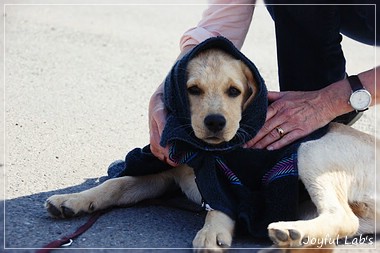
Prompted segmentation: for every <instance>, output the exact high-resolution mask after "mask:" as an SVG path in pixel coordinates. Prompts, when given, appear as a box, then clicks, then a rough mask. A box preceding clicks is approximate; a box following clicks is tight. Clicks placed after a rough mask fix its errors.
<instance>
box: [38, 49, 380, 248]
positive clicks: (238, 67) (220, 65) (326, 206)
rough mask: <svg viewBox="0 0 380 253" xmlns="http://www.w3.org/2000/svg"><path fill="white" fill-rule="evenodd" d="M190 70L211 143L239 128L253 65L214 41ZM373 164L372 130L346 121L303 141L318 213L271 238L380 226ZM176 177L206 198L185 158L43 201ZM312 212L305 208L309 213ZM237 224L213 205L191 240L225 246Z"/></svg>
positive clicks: (198, 119) (298, 241)
mask: <svg viewBox="0 0 380 253" xmlns="http://www.w3.org/2000/svg"><path fill="white" fill-rule="evenodd" d="M187 72H188V80H187V87H188V91H189V103H190V112H191V126H192V129H193V130H194V134H195V136H196V137H197V138H199V139H201V140H203V141H205V142H207V143H210V144H219V143H222V142H228V141H229V140H231V139H232V138H233V137H234V136H235V135H236V132H237V130H238V128H239V122H240V119H241V115H242V111H243V110H244V108H245V106H246V105H247V104H248V103H249V102H250V101H249V100H250V99H249V98H252V93H253V95H254V94H255V92H256V88H255V80H253V76H252V73H251V72H250V70H249V69H248V68H247V66H246V65H245V64H243V63H242V62H241V61H239V60H236V59H234V58H232V57H231V56H230V55H228V54H227V53H224V52H223V51H221V50H215V49H209V50H207V51H205V52H202V53H200V54H199V55H197V56H196V57H194V58H193V59H192V60H191V61H190V63H189V65H188V69H187ZM231 94H233V96H231ZM215 114H217V115H221V116H222V117H223V118H224V119H223V124H219V125H217V126H215V124H214V125H211V126H210V124H206V123H205V118H207V117H208V116H209V115H215ZM215 128H217V129H215ZM374 164H375V138H374V137H372V136H369V135H367V134H364V133H361V132H359V131H357V130H354V129H352V128H350V127H348V126H344V125H340V124H331V126H330V128H329V131H328V133H327V134H326V135H325V136H323V137H322V138H320V139H318V140H315V141H310V142H306V143H303V144H301V146H300V147H299V150H298V168H299V177H300V180H302V182H303V183H304V185H305V186H306V189H307V191H308V192H309V194H310V197H311V199H312V201H313V203H314V205H315V206H316V209H317V214H316V215H315V216H314V218H312V219H309V220H303V219H304V218H305V217H306V216H305V217H300V219H301V220H298V221H294V222H276V223H272V224H270V225H269V227H268V232H269V236H270V238H271V239H272V240H273V241H274V243H276V244H277V245H278V246H283V247H289V246H291V247H293V246H297V247H298V246H300V245H303V244H304V245H306V246H308V242H309V240H310V245H311V244H312V242H313V240H314V239H315V240H317V239H318V240H323V239H324V238H326V236H329V237H331V238H334V239H335V238H343V237H345V236H353V235H355V234H356V233H374V232H376V231H375V230H374V226H375V224H374V223H375V217H376V216H377V221H380V216H379V212H380V206H379V204H380V201H377V203H378V206H377V213H375V210H376V208H375V200H376V199H375V198H376V193H375V188H376V187H375V183H376V181H379V178H375V174H374V173H375V171H374V170H375V167H374ZM379 174H380V173H377V175H379ZM377 177H379V176H377ZM173 182H175V183H176V184H177V185H178V186H179V187H180V188H181V189H182V191H183V192H184V193H185V194H186V195H187V197H188V198H189V199H190V200H192V201H194V202H196V203H199V204H200V203H201V201H202V199H201V196H200V193H199V191H198V188H197V186H196V183H195V180H194V172H193V169H192V168H190V167H188V166H186V165H180V166H179V167H177V168H175V169H172V170H167V171H165V172H161V173H159V174H154V175H146V176H140V177H130V176H125V177H120V178H115V179H110V180H108V181H106V182H104V183H103V184H101V185H99V186H97V187H94V188H92V189H89V190H86V191H83V192H79V193H74V194H63V195H54V196H51V197H50V198H48V199H47V201H46V203H45V206H46V208H47V210H48V212H49V213H50V214H51V215H52V216H53V217H60V218H67V217H72V216H75V215H78V214H80V213H83V212H85V213H91V212H94V211H97V210H101V209H106V208H108V207H110V206H118V205H130V204H134V203H137V202H139V201H142V200H144V199H147V198H153V197H157V196H160V195H161V194H163V193H164V192H165V191H166V190H167V189H168V188H169V186H170V185H171V184H172V183H173ZM377 196H378V197H379V196H380V194H377ZM305 212H306V213H307V210H305ZM310 215H311V214H310V213H307V216H308V217H309V218H310ZM234 227H235V221H234V220H232V219H231V218H230V217H229V216H228V215H226V214H224V213H222V212H220V211H216V210H210V211H208V213H207V216H206V221H205V224H204V226H203V228H202V229H201V230H200V231H199V232H198V233H197V234H196V236H195V238H194V240H193V247H194V248H196V249H205V248H207V249H210V250H212V251H222V250H223V249H225V248H227V247H229V246H230V245H231V243H232V237H233V232H234ZM377 227H378V228H379V227H380V224H378V225H377ZM313 244H314V245H315V244H316V243H315V242H314V243H313ZM325 244H326V242H325Z"/></svg>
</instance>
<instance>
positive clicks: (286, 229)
mask: <svg viewBox="0 0 380 253" xmlns="http://www.w3.org/2000/svg"><path fill="white" fill-rule="evenodd" d="M268 233H269V237H270V239H271V240H272V241H273V242H274V243H275V244H277V245H278V246H282V247H289V246H290V247H300V246H302V239H303V234H302V232H301V231H300V230H299V229H297V228H296V226H294V225H293V223H292V222H274V223H271V224H269V226H268Z"/></svg>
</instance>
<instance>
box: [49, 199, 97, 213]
mask: <svg viewBox="0 0 380 253" xmlns="http://www.w3.org/2000/svg"><path fill="white" fill-rule="evenodd" d="M45 208H46V210H47V211H48V212H49V214H50V215H51V216H52V217H53V218H71V217H74V216H78V215H80V214H82V213H91V212H93V211H94V210H95V206H94V204H93V202H91V201H88V200H87V199H86V198H84V197H83V196H81V195H80V194H63V195H53V196H51V197H50V198H48V199H47V200H46V202H45Z"/></svg>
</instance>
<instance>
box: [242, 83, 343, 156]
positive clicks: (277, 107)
mask: <svg viewBox="0 0 380 253" xmlns="http://www.w3.org/2000/svg"><path fill="white" fill-rule="evenodd" d="M268 99H269V101H270V102H272V103H271V104H270V105H269V106H268V112H267V117H266V122H265V124H264V126H263V127H262V128H261V130H260V131H259V132H258V133H257V135H256V136H255V137H254V138H253V139H251V140H250V141H248V142H247V143H246V144H245V145H244V147H246V148H258V149H262V148H266V149H268V150H274V149H279V148H282V147H284V146H286V145H288V144H290V143H292V142H294V141H295V140H297V139H299V138H302V137H304V136H306V135H308V134H310V133H312V132H313V131H315V130H317V129H318V128H321V127H323V126H325V125H327V124H328V123H329V122H330V121H331V120H333V119H334V118H335V116H336V115H334V110H333V108H331V105H330V104H331V103H329V101H328V99H329V98H328V96H324V94H323V91H322V90H320V91H303V92H301V91H287V92H273V91H272V92H268Z"/></svg>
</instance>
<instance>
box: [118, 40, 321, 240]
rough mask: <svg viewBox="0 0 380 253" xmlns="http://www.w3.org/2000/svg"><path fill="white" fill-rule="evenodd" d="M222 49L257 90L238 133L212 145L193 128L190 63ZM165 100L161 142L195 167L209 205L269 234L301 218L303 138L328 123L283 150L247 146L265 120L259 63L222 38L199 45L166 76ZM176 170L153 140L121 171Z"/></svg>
mask: <svg viewBox="0 0 380 253" xmlns="http://www.w3.org/2000/svg"><path fill="white" fill-rule="evenodd" d="M209 48H219V49H221V50H224V51H225V52H227V53H229V54H230V55H232V56H233V57H234V58H236V59H239V60H241V61H243V62H244V63H245V64H246V65H247V66H248V67H249V68H250V70H251V71H252V73H253V76H254V78H255V80H256V82H257V84H258V92H257V95H256V97H255V98H254V100H253V101H252V103H251V104H250V105H249V106H247V107H246V109H245V110H244V112H243V115H242V119H241V121H240V128H239V130H238V133H239V134H238V136H239V137H235V138H233V139H232V140H231V141H229V142H226V143H222V144H219V145H210V144H207V143H206V142H203V141H202V140H199V139H197V138H196V137H195V135H194V133H193V131H192V129H191V128H190V129H189V127H185V126H189V125H190V124H191V122H190V111H189V101H188V96H187V88H186V80H187V73H186V67H187V64H188V62H189V61H190V60H191V59H192V58H193V57H194V56H195V55H197V54H198V53H199V52H201V51H204V50H207V49H209ZM164 102H165V106H166V108H167V110H168V118H167V124H166V126H165V129H164V132H163V136H162V139H161V145H162V146H166V145H169V146H170V147H171V148H170V159H172V160H173V161H175V162H176V163H178V164H188V165H189V166H190V167H192V168H193V169H194V173H195V176H196V179H195V181H196V183H197V186H198V189H199V191H200V193H201V195H202V197H203V201H204V204H205V205H206V206H207V207H211V208H212V209H215V210H219V211H222V212H224V213H226V214H227V215H229V216H230V217H231V218H233V219H235V220H236V221H237V222H238V224H240V225H243V227H244V228H245V230H247V231H248V232H249V233H250V234H251V235H253V236H255V237H267V226H268V224H269V223H271V222H275V221H288V220H295V219H296V218H297V212H298V204H299V194H300V191H299V189H300V182H299V180H298V168H297V149H298V147H299V145H300V144H301V143H302V142H303V141H307V140H313V139H316V138H320V137H321V136H323V135H324V134H325V133H326V129H327V127H325V128H323V129H320V130H317V131H316V132H314V133H312V134H311V135H309V136H307V137H306V138H303V139H302V140H299V141H297V142H295V143H293V144H291V145H289V146H286V147H284V148H282V149H280V150H274V151H268V150H259V149H244V148H242V147H241V146H242V145H243V144H244V143H246V142H247V141H248V140H250V139H251V138H253V137H254V136H255V135H256V134H257V132H258V131H259V130H260V128H261V127H262V125H263V124H264V122H265V117H266V111H267V106H268V104H267V103H268V102H267V90H266V87H265V84H264V80H263V79H262V77H261V76H260V74H259V72H258V70H257V68H256V67H255V65H254V64H253V63H252V62H251V61H250V60H249V59H248V58H246V57H245V56H244V55H243V54H242V53H241V52H240V51H239V50H238V49H236V48H235V47H234V45H233V44H232V43H231V42H230V41H228V40H227V39H225V38H223V37H216V38H211V39H208V40H206V41H205V42H203V43H201V44H199V45H198V46H197V47H195V48H194V49H193V50H191V51H190V52H189V53H187V54H186V55H185V56H184V57H183V58H182V59H180V60H179V61H177V62H176V64H175V65H174V66H173V68H172V70H171V71H170V73H169V74H168V76H167V78H166V80H165V93H164ZM168 169H175V168H172V167H171V166H169V165H167V164H166V163H163V162H161V161H160V160H158V159H157V158H156V157H155V156H153V155H152V153H151V151H150V148H149V145H148V146H146V147H144V148H143V149H140V148H136V149H134V150H132V151H131V152H129V153H128V154H127V156H126V159H125V168H124V170H123V171H122V172H121V173H119V174H118V176H126V175H130V176H140V175H146V174H152V173H158V172H161V171H164V170H168Z"/></svg>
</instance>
